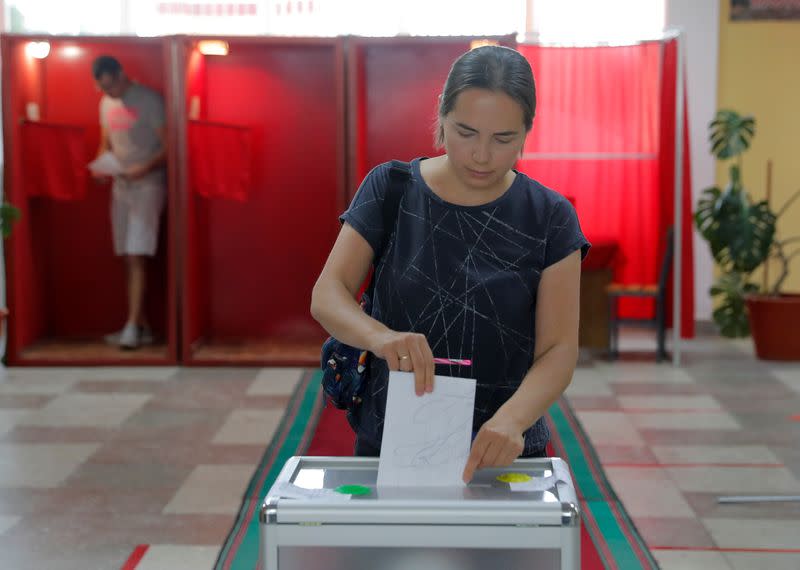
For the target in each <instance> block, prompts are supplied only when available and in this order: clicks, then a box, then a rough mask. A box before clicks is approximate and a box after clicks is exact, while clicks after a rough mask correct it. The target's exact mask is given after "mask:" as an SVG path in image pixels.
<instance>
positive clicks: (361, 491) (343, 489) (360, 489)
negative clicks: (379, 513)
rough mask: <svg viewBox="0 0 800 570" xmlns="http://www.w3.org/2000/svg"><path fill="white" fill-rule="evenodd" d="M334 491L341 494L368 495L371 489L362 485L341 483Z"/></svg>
mask: <svg viewBox="0 0 800 570" xmlns="http://www.w3.org/2000/svg"><path fill="white" fill-rule="evenodd" d="M334 491H336V492H337V493H341V494H342V495H369V494H370V493H372V489H370V488H369V487H364V485H341V486H339V487H336V489H334Z"/></svg>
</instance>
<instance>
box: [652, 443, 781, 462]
mask: <svg viewBox="0 0 800 570" xmlns="http://www.w3.org/2000/svg"><path fill="white" fill-rule="evenodd" d="M653 454H655V456H656V457H657V458H658V461H659V462H660V463H780V460H779V459H778V458H777V457H776V455H775V454H774V453H773V452H772V451H770V450H769V448H768V447H766V446H764V445H655V446H653Z"/></svg>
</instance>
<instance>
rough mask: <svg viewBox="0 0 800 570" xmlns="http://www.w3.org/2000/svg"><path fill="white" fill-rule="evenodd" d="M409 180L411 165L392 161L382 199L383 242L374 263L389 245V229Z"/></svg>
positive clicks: (393, 221)
mask: <svg viewBox="0 0 800 570" xmlns="http://www.w3.org/2000/svg"><path fill="white" fill-rule="evenodd" d="M410 180H411V164H409V163H408V162H403V161H401V160H393V161H392V163H391V165H390V166H389V186H388V187H387V188H386V196H385V197H384V198H383V240H382V241H381V249H380V251H379V252H377V253H376V255H375V260H376V261H377V260H378V259H379V258H380V256H381V255H382V254H383V251H384V249H386V245H387V244H388V243H389V236H391V234H392V232H391V229H392V227H393V226H394V224H395V221H397V214H398V212H399V211H400V200H402V198H403V194H405V191H406V187H407V186H408V182H409V181H410Z"/></svg>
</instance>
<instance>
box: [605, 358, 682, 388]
mask: <svg viewBox="0 0 800 570" xmlns="http://www.w3.org/2000/svg"><path fill="white" fill-rule="evenodd" d="M596 369H597V370H598V372H600V373H601V374H603V375H604V376H605V378H606V380H608V381H609V382H625V383H635V384H652V383H664V384H692V383H694V380H693V379H692V377H691V376H689V374H688V373H687V372H686V371H685V370H684V369H683V368H680V367H678V368H676V367H674V366H672V365H669V364H645V363H640V362H600V363H598V364H597V366H596Z"/></svg>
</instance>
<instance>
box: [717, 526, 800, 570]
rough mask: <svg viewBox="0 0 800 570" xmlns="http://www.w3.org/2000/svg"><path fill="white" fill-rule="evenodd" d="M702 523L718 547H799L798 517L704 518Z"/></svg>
mask: <svg viewBox="0 0 800 570" xmlns="http://www.w3.org/2000/svg"><path fill="white" fill-rule="evenodd" d="M703 524H705V525H706V528H707V529H708V532H710V533H711V536H712V537H714V542H716V543H717V544H718V545H719V547H720V548H772V549H789V548H792V549H796V548H798V537H800V520H795V521H787V520H780V521H778V520H770V519H718V518H717V519H703ZM760 568H771V567H770V566H760Z"/></svg>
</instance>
